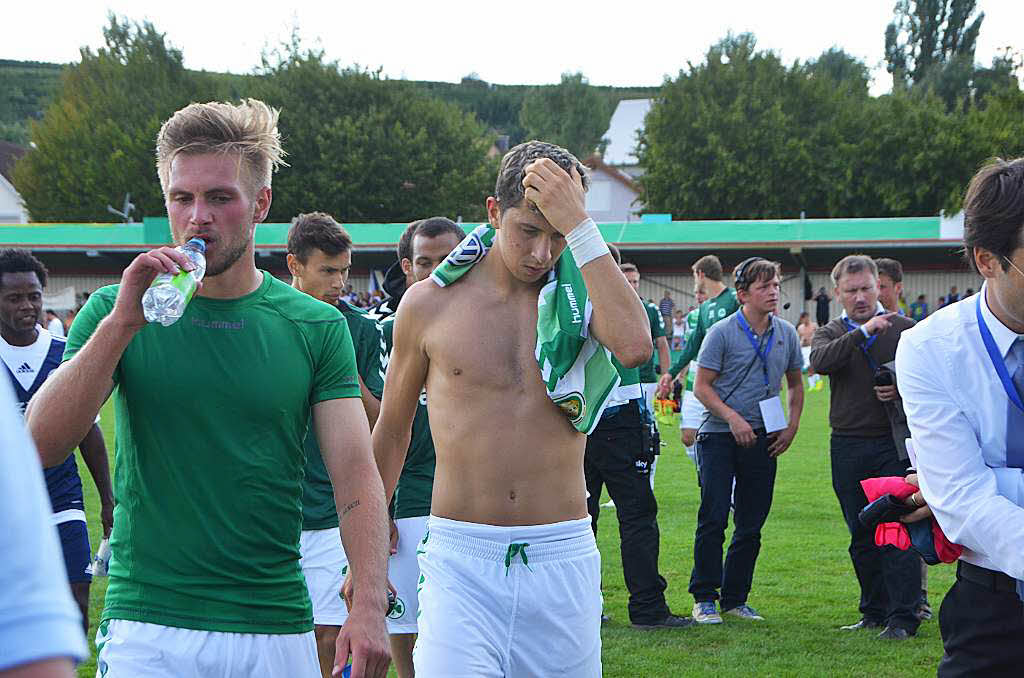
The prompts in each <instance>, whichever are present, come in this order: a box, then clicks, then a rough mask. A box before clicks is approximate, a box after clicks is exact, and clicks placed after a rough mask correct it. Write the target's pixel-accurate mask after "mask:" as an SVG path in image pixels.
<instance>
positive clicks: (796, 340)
mask: <svg viewBox="0 0 1024 678" xmlns="http://www.w3.org/2000/svg"><path fill="white" fill-rule="evenodd" d="M740 312H741V311H737V312H736V313H734V314H733V315H731V316H729V317H728V318H726V319H725V320H722V321H721V322H718V323H715V324H714V325H713V326H712V327H711V329H709V330H708V333H707V336H706V337H705V338H704V343H703V344H702V345H701V348H700V353H699V354H698V356H697V365H699V366H700V367H704V368H706V369H709V370H714V371H715V372H718V379H716V380H715V383H714V385H713V386H712V388H714V390H715V393H717V394H718V397H719V398H722V399H723V400H725V404H726V405H728V406H729V407H731V408H732V409H734V410H736V412H738V413H739V415H740V416H741V417H743V418H744V419H745V420H746V421H747V423H748V424H750V426H751V427H752V428H754V429H759V428H764V422H763V421H762V420H761V408H760V407H758V402H760V401H761V400H764V399H765V398H770V397H772V396H776V395H778V394H779V392H780V390H781V389H782V377H783V375H784V374H785V373H786V372H787V371H789V370H799V369H801V368H802V367H803V356H802V355H801V353H800V337H799V336H798V335H797V333H796V328H795V327H793V325H792V324H791V323H789V322H788V321H786V320H783V319H782V318H779V317H778V316H773V317H772V327H773V328H774V330H775V333H774V334H773V335H772V339H771V342H772V349H771V352H770V353H769V354H768V361H767V362H768V387H767V389H766V388H765V384H764V371H763V369H762V364H763V363H762V361H761V358H758V357H757V351H756V350H755V349H754V346H753V345H752V344H751V342H750V339H749V338H748V336H747V334H746V332H744V331H743V328H742V327H741V326H740V323H739V314H740ZM769 331H771V330H770V329H769ZM755 336H757V335H755ZM757 340H758V342H760V341H761V337H760V336H757ZM751 361H753V364H752V365H751ZM748 366H749V368H750V369H749V370H748V369H747V368H748ZM744 373H745V374H744ZM730 393H731V395H730ZM726 396H728V399H726ZM705 416H708V415H707V414H706V415H705ZM700 431H701V432H702V433H727V432H728V431H729V424H727V423H726V422H725V421H723V420H722V419H719V418H718V417H717V416H715V415H714V414H710V416H708V420H707V422H706V423H705V424H704V426H702V427H701V429H700Z"/></svg>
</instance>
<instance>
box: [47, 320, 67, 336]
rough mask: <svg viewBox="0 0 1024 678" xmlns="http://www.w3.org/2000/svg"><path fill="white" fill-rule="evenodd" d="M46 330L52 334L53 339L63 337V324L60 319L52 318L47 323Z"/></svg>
mask: <svg viewBox="0 0 1024 678" xmlns="http://www.w3.org/2000/svg"><path fill="white" fill-rule="evenodd" d="M46 329H48V330H49V331H50V334H52V335H53V336H55V337H63V336H64V323H62V322H61V321H60V318H54V319H53V320H51V321H50V322H49V323H47V324H46Z"/></svg>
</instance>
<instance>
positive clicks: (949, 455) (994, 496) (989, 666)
mask: <svg viewBox="0 0 1024 678" xmlns="http://www.w3.org/2000/svg"><path fill="white" fill-rule="evenodd" d="M964 210H965V219H964V245H965V249H966V252H967V257H968V260H969V261H970V262H971V265H972V266H973V267H974V268H975V269H976V270H977V271H978V273H980V274H981V275H982V276H983V277H984V278H985V285H984V286H983V287H982V290H981V294H977V295H974V296H972V297H968V298H966V299H964V300H963V301H960V302H958V303H954V304H950V305H948V306H946V307H945V308H942V309H941V310H939V311H938V312H936V313H935V314H933V315H932V316H930V317H929V318H927V319H926V320H924V321H923V322H921V323H920V324H918V325H917V326H916V327H915V328H913V329H911V330H908V331H907V332H905V333H904V334H903V338H902V341H901V342H900V345H899V348H898V349H897V352H896V372H897V376H898V382H899V384H900V392H901V393H902V395H903V404H904V408H905V409H906V412H907V417H908V420H909V423H910V430H911V433H912V436H913V441H914V449H915V451H916V453H917V470H918V479H919V481H920V488H921V492H920V495H921V496H918V495H917V494H915V495H914V496H912V497H911V501H913V502H914V503H915V504H919V503H920V502H921V501H922V497H923V500H924V501H927V503H928V505H929V506H930V508H931V511H932V512H934V514H935V517H936V519H937V520H938V522H939V525H940V526H941V527H942V529H943V531H944V532H945V533H946V536H947V537H949V539H950V540H951V541H952V542H954V543H957V544H961V545H962V546H963V547H964V553H963V555H962V556H961V558H960V562H959V563H957V580H956V583H954V585H953V587H952V588H951V589H950V591H949V593H948V594H947V595H946V598H945V600H944V601H943V603H942V608H941V610H940V612H939V627H940V630H941V632H942V642H943V647H944V649H945V654H944V656H943V657H942V660H941V662H940V663H939V669H938V675H939V676H940V678H948V677H952V676H968V675H970V676H1010V675H1020V672H1021V670H1022V668H1021V667H1022V666H1024V642H1022V641H1024V606H1022V603H1021V597H1020V596H1021V594H1022V591H1024V586H1022V581H1021V580H1024V402H1022V400H1024V158H1022V159H1017V160H1014V161H1012V162H1006V161H1002V160H997V161H995V162H993V163H992V164H990V165H987V166H986V167H984V168H983V169H982V170H980V171H979V172H978V174H977V175H975V177H974V178H973V179H972V180H971V183H970V186H969V187H968V189H967V196H966V199H965V202H964Z"/></svg>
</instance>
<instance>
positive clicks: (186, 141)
mask: <svg viewBox="0 0 1024 678" xmlns="http://www.w3.org/2000/svg"><path fill="white" fill-rule="evenodd" d="M279 113H280V111H278V110H277V109H274V108H271V107H270V106H267V105H266V104H265V103H263V102H262V101H260V100H258V99H244V100H243V101H242V102H240V103H239V104H238V105H237V106H236V105H234V104H230V103H226V102H224V103H222V102H218V101H211V102H208V103H205V104H195V103H193V104H189V105H188V106H186V107H185V108H182V109H181V110H179V111H177V112H176V113H175V114H174V115H172V116H171V117H170V118H168V119H167V121H166V122H164V124H163V125H162V126H161V127H160V133H159V134H157V136H156V171H157V174H159V176H160V187H161V189H162V190H163V192H164V194H166V193H167V186H168V184H169V183H170V176H171V163H172V162H173V161H174V158H175V157H176V156H177V155H178V154H181V153H184V154H186V155H199V154H203V153H224V154H236V155H238V157H239V159H240V161H241V162H242V165H243V166H244V167H245V168H246V170H247V175H248V176H247V177H246V180H247V183H248V184H249V188H250V190H251V194H252V196H253V197H255V195H256V193H258V192H259V190H260V189H261V188H264V187H265V188H270V178H271V175H272V174H273V172H274V171H275V170H277V168H278V167H280V166H282V165H285V166H287V165H288V163H286V162H285V161H284V160H283V158H284V156H285V152H284V149H282V148H281V135H280V134H279V133H278V131H277V117H278V114H279Z"/></svg>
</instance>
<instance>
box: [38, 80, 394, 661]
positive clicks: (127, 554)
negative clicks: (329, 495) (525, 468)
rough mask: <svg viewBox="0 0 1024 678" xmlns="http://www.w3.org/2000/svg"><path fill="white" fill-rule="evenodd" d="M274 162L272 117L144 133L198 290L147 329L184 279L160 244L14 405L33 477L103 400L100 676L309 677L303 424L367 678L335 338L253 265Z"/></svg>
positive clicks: (312, 656) (379, 593) (376, 485)
mask: <svg viewBox="0 0 1024 678" xmlns="http://www.w3.org/2000/svg"><path fill="white" fill-rule="evenodd" d="M282 154H283V151H282V149H281V146H280V140H279V135H278V132H277V112H276V111H274V110H272V109H270V108H269V107H267V106H266V105H265V104H264V103H262V102H260V101H255V100H252V99H250V100H247V101H245V102H242V103H241V104H239V105H237V106H234V105H231V104H221V103H208V104H191V105H189V106H187V107H185V108H183V109H181V110H180V111H178V112H177V113H175V114H174V115H173V116H171V118H170V119H169V120H167V121H166V122H165V123H164V125H163V127H162V128H161V130H160V133H159V135H158V137H157V169H158V173H159V175H160V183H161V187H162V188H163V191H164V196H165V200H166V206H167V212H168V217H169V221H170V228H171V236H172V238H173V241H174V242H176V243H183V242H185V241H187V240H189V239H190V238H201V239H203V240H204V241H205V242H206V259H207V272H206V277H205V279H204V280H203V286H202V289H201V290H200V291H199V292H198V293H197V296H196V297H195V298H194V299H192V301H191V303H190V304H189V306H188V307H187V309H186V310H185V313H184V315H183V316H182V318H181V319H180V320H178V322H176V323H175V324H173V325H171V326H169V327H162V326H160V325H157V324H147V323H146V321H145V318H144V317H143V314H142V305H141V299H142V295H143V293H144V292H145V290H146V289H147V288H148V287H149V285H150V283H152V281H153V280H154V278H155V277H156V275H157V274H158V273H172V274H173V273H176V272H178V270H179V268H184V269H186V270H192V268H194V265H193V264H192V262H191V261H190V260H189V259H188V258H186V257H185V256H184V255H183V254H182V253H181V252H179V251H177V250H175V249H172V248H171V247H160V248H157V249H154V250H150V251H148V252H145V253H143V254H141V255H139V256H138V257H136V258H135V259H134V260H133V261H132V263H131V264H129V266H128V267H127V268H126V269H125V271H124V273H123V274H122V276H121V284H120V285H114V286H110V287H105V288H102V289H100V290H98V291H97V292H95V293H94V294H92V295H91V296H90V298H89V302H88V303H87V304H86V306H85V307H84V308H83V309H82V311H81V312H80V313H79V314H78V317H77V318H76V320H75V323H74V325H73V326H72V332H71V336H70V337H69V338H68V345H67V350H66V352H65V358H66V360H67V362H66V363H65V364H64V365H63V366H61V367H60V368H59V369H58V370H56V371H55V372H54V373H53V375H52V376H51V377H50V379H49V380H47V382H46V383H45V384H44V385H43V388H42V389H41V390H40V391H39V393H38V394H37V395H36V398H35V400H34V401H33V402H32V404H31V405H30V407H29V410H28V414H27V420H28V425H29V429H30V430H31V432H32V434H33V437H34V438H35V441H36V444H37V446H38V448H39V452H40V456H41V457H42V460H43V464H44V466H52V465H53V464H55V463H59V462H60V461H61V460H62V459H63V458H65V457H66V456H67V455H68V453H69V451H70V450H71V449H72V447H74V446H75V445H76V444H77V442H78V441H79V440H81V438H82V436H83V435H84V433H85V431H86V430H87V429H88V427H89V426H90V425H91V424H92V422H93V420H94V418H95V416H96V413H97V412H98V411H99V409H100V407H101V406H102V404H103V402H104V401H105V400H106V399H107V397H108V396H109V395H110V394H111V392H113V393H114V398H115V407H116V412H117V427H118V429H117V466H116V469H115V487H114V495H115V500H116V507H115V509H114V530H113V533H112V536H111V548H112V557H111V561H110V567H109V574H110V583H109V587H108V589H107V595H106V603H105V608H104V611H103V617H102V621H101V623H100V627H99V631H98V633H97V643H96V644H97V650H98V656H97V665H98V673H99V674H100V675H103V676H107V677H108V678H118V677H120V676H137V675H145V676H158V677H166V678H171V677H174V678H180V677H200V676H202V677H205V676H217V677H225V676H227V677H238V678H242V677H243V676H244V677H246V678H248V677H249V676H254V675H263V676H301V677H304V678H314V677H316V676H319V675H320V670H319V666H318V663H317V654H316V643H315V639H314V635H313V620H312V611H311V608H310V602H309V595H308V593H307V590H306V585H305V582H304V581H303V578H302V574H301V571H300V569H299V564H298V561H299V533H300V529H301V521H302V513H301V506H300V502H301V490H302V487H301V480H302V471H303V464H304V455H303V450H302V442H303V437H304V436H305V434H306V430H307V425H308V422H309V417H310V412H311V411H312V417H313V424H314V428H315V430H316V432H317V437H318V440H319V442H320V449H321V450H322V454H323V458H324V463H325V466H326V467H327V469H328V472H329V474H330V476H331V479H332V481H333V483H334V498H335V502H336V504H337V506H339V507H342V509H341V511H340V514H341V524H342V528H343V530H344V535H345V536H344V540H345V545H346V547H347V550H348V553H349V557H350V558H351V560H352V562H353V567H352V569H353V574H354V576H355V578H356V598H355V602H354V605H353V608H352V610H351V612H350V614H349V618H348V623H346V625H345V627H344V629H343V630H342V632H341V633H340V635H339V637H338V643H337V661H338V664H344V663H345V661H346V659H347V658H348V656H349V655H351V656H352V659H353V667H352V675H353V676H357V677H365V676H373V677H375V678H380V677H383V676H384V675H385V673H386V671H387V664H388V646H387V639H386V638H385V635H386V631H385V628H384V614H385V610H386V608H387V587H386V581H385V571H386V563H385V559H386V554H387V551H386V549H387V525H386V507H385V502H384V492H383V489H382V486H381V481H380V477H379V475H378V474H377V471H376V467H375V465H374V462H373V460H372V457H371V454H370V448H369V427H368V426H367V424H366V416H365V414H364V412H363V407H362V404H361V403H360V401H359V383H358V378H357V374H356V367H355V356H354V352H353V349H352V340H351V338H350V335H349V331H348V327H347V325H346V323H345V322H344V319H343V318H342V316H341V313H340V312H339V311H338V309H336V308H332V307H330V306H328V305H327V304H324V303H323V302H320V301H317V300H315V299H313V298H312V297H310V296H308V295H305V294H302V293H301V292H299V291H298V290H295V289H293V288H291V287H290V286H288V285H287V284H285V283H283V282H280V281H278V280H276V279H275V278H274V277H273V276H272V275H270V274H269V273H266V272H263V271H260V270H258V269H257V268H256V266H255V258H254V245H253V238H254V233H255V229H256V224H258V223H259V222H261V221H263V220H264V219H265V218H266V216H267V213H268V212H269V210H270V203H271V188H270V183H271V173H272V170H273V168H274V167H275V166H276V165H278V164H279V163H280V162H281V156H282Z"/></svg>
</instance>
